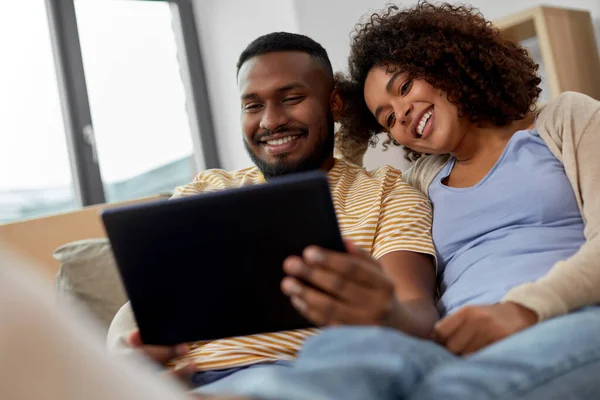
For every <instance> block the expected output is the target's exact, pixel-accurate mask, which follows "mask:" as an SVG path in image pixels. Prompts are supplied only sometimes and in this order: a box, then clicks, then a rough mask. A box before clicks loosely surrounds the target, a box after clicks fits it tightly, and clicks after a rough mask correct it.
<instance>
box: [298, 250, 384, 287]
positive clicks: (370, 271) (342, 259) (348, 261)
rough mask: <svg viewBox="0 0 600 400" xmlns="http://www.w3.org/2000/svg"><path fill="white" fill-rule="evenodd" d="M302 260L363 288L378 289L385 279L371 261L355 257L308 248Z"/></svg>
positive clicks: (374, 262)
mask: <svg viewBox="0 0 600 400" xmlns="http://www.w3.org/2000/svg"><path fill="white" fill-rule="evenodd" d="M303 259H304V261H305V262H306V263H307V264H309V265H313V264H316V265H319V266H321V267H323V268H326V269H330V270H332V271H333V272H337V273H339V274H341V275H342V276H343V277H344V278H345V279H348V280H351V281H354V282H357V283H359V284H361V285H363V286H369V287H379V286H380V285H381V284H383V283H384V282H387V278H386V277H385V275H383V272H381V270H380V268H379V266H378V264H377V262H376V261H375V260H373V259H369V260H368V261H367V260H364V259H362V258H360V257H358V256H356V255H351V254H345V253H338V252H335V251H330V250H326V249H322V248H320V247H316V246H309V247H307V248H306V249H305V250H304V252H303Z"/></svg>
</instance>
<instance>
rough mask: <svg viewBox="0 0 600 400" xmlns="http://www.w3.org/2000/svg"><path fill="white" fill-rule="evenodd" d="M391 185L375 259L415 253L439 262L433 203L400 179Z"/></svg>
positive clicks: (386, 189) (386, 193)
mask: <svg viewBox="0 0 600 400" xmlns="http://www.w3.org/2000/svg"><path fill="white" fill-rule="evenodd" d="M388 182H389V183H386V184H385V187H384V195H383V198H382V207H381V211H380V216H379V223H378V225H377V230H376V232H375V239H374V243H373V251H372V254H373V257H374V258H375V259H379V258H381V257H383V256H384V255H386V254H388V253H391V252H394V251H412V252H416V253H423V254H428V255H431V256H433V258H434V259H435V257H436V254H435V248H434V246H433V239H432V237H431V223H432V209H431V203H430V202H429V200H428V199H427V197H426V196H425V195H424V194H422V193H421V192H419V191H418V190H417V189H415V188H413V187H412V186H410V185H408V184H407V183H406V182H404V180H403V179H402V178H401V176H399V175H398V176H396V177H395V178H394V179H392V180H389V179H388Z"/></svg>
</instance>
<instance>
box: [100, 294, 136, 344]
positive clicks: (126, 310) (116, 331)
mask: <svg viewBox="0 0 600 400" xmlns="http://www.w3.org/2000/svg"><path fill="white" fill-rule="evenodd" d="M137 329H138V326H137V323H136V322H135V317H134V316H133V310H132V309H131V303H130V302H127V303H125V305H123V307H121V308H120V309H119V311H118V312H117V314H115V317H114V318H113V320H112V322H111V324H110V328H108V334H107V336H106V345H107V348H108V350H109V352H111V353H115V354H122V353H128V352H130V347H129V344H128V342H127V337H128V335H129V334H130V333H131V332H133V331H135V330H137Z"/></svg>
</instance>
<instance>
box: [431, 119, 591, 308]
mask: <svg viewBox="0 0 600 400" xmlns="http://www.w3.org/2000/svg"><path fill="white" fill-rule="evenodd" d="M454 161H455V160H454V158H451V159H450V160H449V161H448V164H447V165H446V166H445V167H444V169H443V170H442V171H441V172H440V173H439V174H438V175H437V176H436V178H435V179H434V181H433V182H432V184H431V185H430V187H429V197H430V198H431V201H432V203H433V241H434V243H435V246H436V250H437V254H438V262H439V263H438V283H439V284H440V289H441V291H440V294H441V297H440V300H439V302H438V309H439V311H440V313H441V314H442V315H445V314H448V313H452V312H453V311H456V310H457V309H458V308H459V307H462V306H465V305H482V304H493V303H497V302H498V301H500V300H501V299H502V297H504V295H505V294H506V292H507V291H508V290H509V289H511V288H513V287H515V286H517V285H519V284H521V283H524V282H531V281H535V280H537V279H538V278H540V277H542V276H543V275H545V274H546V273H547V272H548V271H549V270H550V269H551V268H552V266H553V265H554V264H555V263H556V262H557V261H559V260H564V259H566V258H568V257H570V256H572V255H573V254H574V253H575V252H576V251H577V250H578V249H579V248H580V247H581V245H582V244H583V243H584V241H585V238H584V235H583V229H584V224H583V220H582V218H581V213H580V212H579V208H578V207H577V201H576V199H575V194H574V193H573V189H572V187H571V185H570V183H569V181H568V179H567V176H566V174H565V170H564V167H563V165H562V163H561V162H560V161H559V160H558V159H557V158H556V157H555V156H554V155H553V154H552V153H551V152H550V149H548V146H546V144H545V143H544V141H543V140H542V139H541V138H540V136H539V135H538V133H537V131H536V130H524V131H518V132H516V133H515V134H514V135H513V136H512V138H511V139H510V141H509V142H508V144H507V145H506V148H505V149H504V152H503V153H502V155H501V156H500V158H499V159H498V161H497V162H496V164H495V165H494V167H493V168H492V169H491V170H490V171H489V172H488V174H487V175H486V176H485V177H484V178H483V179H482V180H481V181H480V182H479V183H477V184H476V185H475V186H472V187H469V188H451V187H448V186H446V185H444V184H442V181H443V180H444V178H446V177H447V176H448V175H449V174H450V171H452V168H453V166H454Z"/></svg>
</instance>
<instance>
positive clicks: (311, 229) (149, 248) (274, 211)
mask: <svg viewBox="0 0 600 400" xmlns="http://www.w3.org/2000/svg"><path fill="white" fill-rule="evenodd" d="M101 215H102V220H103V222H104V225H105V228H106V232H107V234H108V238H109V240H110V242H111V245H112V249H113V253H114V255H115V260H116V262H117V265H118V269H119V272H120V274H121V278H122V280H123V283H124V286H125V290H126V292H127V294H128V296H129V299H130V301H131V306H132V309H133V312H134V314H135V318H136V320H137V323H138V327H139V329H140V334H141V337H142V340H143V341H144V343H146V344H156V345H172V344H177V343H184V342H194V341H201V340H214V339H219V338H226V337H233V336H242V335H250V334H257V333H266V332H277V331H284V330H290V329H301V328H308V327H312V326H313V325H312V324H311V323H310V322H309V321H307V320H306V319H305V318H304V317H303V316H302V315H301V314H300V313H298V312H297V311H296V310H295V309H294V308H293V306H292V305H291V302H290V300H289V298H288V297H287V296H285V295H284V294H283V293H282V291H281V288H280V284H281V280H282V279H283V278H284V275H285V274H284V272H283V261H284V259H285V258H286V257H288V256H290V255H300V254H301V253H302V251H303V250H304V248H305V247H306V246H308V245H318V246H322V247H324V248H329V249H332V250H336V251H345V250H344V245H343V242H342V238H341V235H340V231H339V228H338V224H337V219H336V216H335V211H334V207H333V203H332V199H331V194H330V191H329V184H328V181H327V177H326V175H325V174H323V173H321V172H309V173H302V174H296V175H291V176H288V177H282V178H277V179H274V180H272V181H270V182H269V183H267V184H264V185H256V186H250V187H244V188H239V189H229V190H225V191H220V192H211V193H203V194H199V195H195V196H190V197H184V198H179V199H173V200H168V201H167V200H164V201H158V202H152V203H144V204H135V205H128V206H123V207H115V208H110V209H107V210H104V211H103V212H102V214H101Z"/></svg>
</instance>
